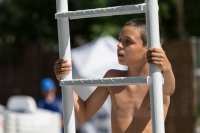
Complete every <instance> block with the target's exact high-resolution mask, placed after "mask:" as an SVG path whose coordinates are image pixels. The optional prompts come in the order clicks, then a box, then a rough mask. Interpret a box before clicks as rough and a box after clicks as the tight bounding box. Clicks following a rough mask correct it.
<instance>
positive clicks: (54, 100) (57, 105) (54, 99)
mask: <svg viewBox="0 0 200 133" xmlns="http://www.w3.org/2000/svg"><path fill="white" fill-rule="evenodd" d="M40 88H41V91H42V95H43V97H42V98H40V99H39V100H38V102H37V105H38V108H43V109H47V110H50V111H53V112H57V113H60V115H61V127H62V131H63V109H62V98H61V96H58V95H57V94H56V90H57V88H56V85H55V82H54V81H53V80H52V79H51V78H43V79H42V80H41V84H40Z"/></svg>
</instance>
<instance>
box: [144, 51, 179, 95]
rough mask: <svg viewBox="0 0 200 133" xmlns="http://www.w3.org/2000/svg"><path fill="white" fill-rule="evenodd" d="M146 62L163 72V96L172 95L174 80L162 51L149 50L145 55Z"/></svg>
mask: <svg viewBox="0 0 200 133" xmlns="http://www.w3.org/2000/svg"><path fill="white" fill-rule="evenodd" d="M146 60H147V62H148V63H152V64H154V65H156V66H157V67H158V68H160V69H161V70H162V72H163V78H164V84H163V94H164V95H172V94H173V93H174V90H175V78H174V74H173V71H172V67H171V63H170V62H169V60H168V58H167V56H166V54H165V52H164V51H163V49H162V48H161V49H158V48H150V49H148V51H147V53H146Z"/></svg>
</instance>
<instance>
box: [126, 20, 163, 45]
mask: <svg viewBox="0 0 200 133" xmlns="http://www.w3.org/2000/svg"><path fill="white" fill-rule="evenodd" d="M124 26H132V27H135V28H137V29H139V30H140V35H141V39H142V41H143V46H146V45H147V35H146V20H145V19H144V18H139V19H132V20H130V21H128V22H127V23H126V24H125V25H124ZM159 32H160V43H161V44H163V37H162V31H161V30H159Z"/></svg>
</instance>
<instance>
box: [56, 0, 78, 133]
mask: <svg viewBox="0 0 200 133" xmlns="http://www.w3.org/2000/svg"><path fill="white" fill-rule="evenodd" d="M56 7H57V12H62V11H68V1H67V0H56ZM57 24H58V41H59V53H60V54H59V55H60V58H65V59H67V60H68V61H69V62H68V63H71V46H70V33H69V19H68V18H62V19H57ZM65 79H72V72H71V73H70V74H68V75H63V76H62V77H61V80H65ZM61 88H62V103H63V119H64V131H65V133H75V118H74V101H73V88H72V87H69V86H68V87H67V86H62V87H61Z"/></svg>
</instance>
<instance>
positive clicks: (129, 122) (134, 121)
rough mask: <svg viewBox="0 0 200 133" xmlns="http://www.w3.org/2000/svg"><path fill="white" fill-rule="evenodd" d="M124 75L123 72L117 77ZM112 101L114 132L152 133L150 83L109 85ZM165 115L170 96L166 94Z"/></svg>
mask: <svg viewBox="0 0 200 133" xmlns="http://www.w3.org/2000/svg"><path fill="white" fill-rule="evenodd" d="M116 74H117V73H116ZM120 76H121V77H123V76H124V75H123V72H122V73H121V74H120V73H118V74H117V75H116V77H120ZM108 91H109V93H110V97H111V101H112V110H111V122H112V132H113V133H151V132H152V128H151V109H150V95H149V86H148V85H129V86H117V87H116V86H112V87H108ZM163 100H164V103H165V104H164V112H165V116H166V113H167V109H168V106H169V97H168V96H164V99H163Z"/></svg>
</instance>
